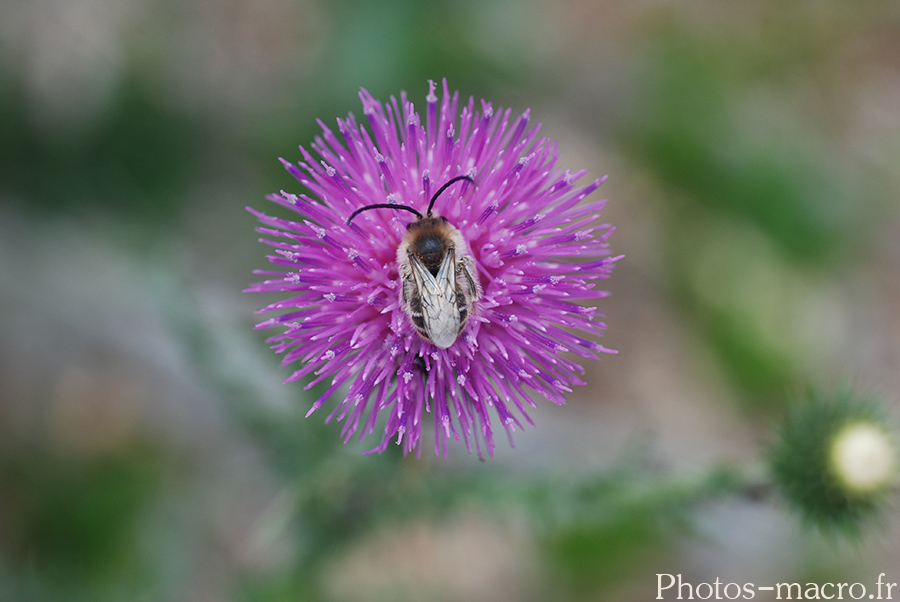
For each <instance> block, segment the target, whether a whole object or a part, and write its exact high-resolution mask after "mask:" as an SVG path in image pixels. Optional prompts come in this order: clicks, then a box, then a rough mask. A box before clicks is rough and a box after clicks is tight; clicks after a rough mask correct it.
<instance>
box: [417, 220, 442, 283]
mask: <svg viewBox="0 0 900 602" xmlns="http://www.w3.org/2000/svg"><path fill="white" fill-rule="evenodd" d="M447 223H448V222H447V218H445V217H440V216H435V217H423V218H422V219H418V220H416V221H414V222H413V223H411V224H410V225H409V226H407V230H408V232H409V234H408V236H410V239H409V251H410V252H411V253H412V254H413V255H415V256H416V258H417V259H418V260H419V261H421V262H422V264H423V265H424V266H425V267H426V268H427V269H428V271H429V272H431V273H432V274H434V275H437V272H438V270H439V269H440V267H441V262H442V261H443V260H444V255H445V254H446V253H447V249H449V248H450V238H449V237H448V236H447V228H446V225H447Z"/></svg>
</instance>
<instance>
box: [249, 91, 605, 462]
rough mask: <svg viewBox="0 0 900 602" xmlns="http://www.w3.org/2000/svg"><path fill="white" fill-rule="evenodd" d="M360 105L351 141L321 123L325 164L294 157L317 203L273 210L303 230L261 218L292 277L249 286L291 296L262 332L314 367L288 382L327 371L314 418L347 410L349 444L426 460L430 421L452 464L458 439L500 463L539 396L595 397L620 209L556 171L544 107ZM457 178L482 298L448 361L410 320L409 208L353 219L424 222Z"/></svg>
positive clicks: (458, 211) (317, 148)
mask: <svg viewBox="0 0 900 602" xmlns="http://www.w3.org/2000/svg"><path fill="white" fill-rule="evenodd" d="M360 98H361V99H362V104H363V115H364V123H359V122H357V121H356V119H355V118H354V117H353V115H352V114H351V115H349V116H348V117H347V118H346V119H338V120H337V133H335V132H333V131H332V130H331V129H329V128H328V127H326V126H325V125H324V124H322V123H321V122H319V124H320V126H321V127H322V134H321V135H320V136H318V137H316V138H315V140H314V142H313V144H312V145H311V146H312V152H309V151H307V150H306V149H304V148H303V147H301V148H300V153H301V155H302V161H300V162H299V163H298V164H293V163H290V162H288V161H285V160H283V159H282V163H283V164H284V166H285V168H286V169H287V170H288V171H289V172H290V173H291V174H292V175H293V176H294V177H295V178H296V179H297V180H298V181H299V182H300V183H301V184H303V185H304V186H305V187H306V189H307V190H308V192H307V193H301V194H293V193H288V192H282V193H280V194H276V195H271V196H270V197H269V199H270V200H271V201H274V202H275V203H278V204H279V205H282V206H284V207H286V208H287V209H289V210H290V211H291V212H292V213H295V214H296V216H295V217H294V218H292V219H285V218H281V217H272V216H268V215H265V214H263V213H260V212H257V211H255V210H253V209H249V210H250V211H251V212H252V213H253V214H254V215H256V216H257V217H258V218H259V220H260V222H262V224H263V226H262V227H260V228H258V231H259V232H260V233H262V234H263V235H265V236H266V238H265V239H263V242H265V243H266V244H268V245H270V246H271V247H272V248H273V250H274V252H273V254H271V255H269V257H268V259H269V261H270V262H271V263H272V264H274V265H275V266H276V268H277V269H275V270H273V271H259V272H257V273H259V274H263V275H265V277H266V278H268V279H267V280H265V281H264V282H260V283H258V284H255V285H253V286H252V287H250V288H249V289H248V290H249V291H257V292H262V291H276V292H281V293H285V294H286V295H287V297H286V298H285V299H283V300H280V301H276V302H274V303H272V304H271V305H268V306H267V307H264V308H263V309H261V310H260V311H261V312H269V311H273V312H279V315H278V316H277V317H273V318H271V319H269V320H266V321H265V322H262V323H261V324H259V325H258V326H257V328H277V329H279V330H280V332H279V333H278V334H276V335H275V336H273V337H271V338H270V339H269V341H270V343H272V347H273V348H274V349H275V350H276V351H278V352H279V353H283V354H284V358H283V363H285V364H291V365H294V364H296V365H298V368H297V369H296V371H295V372H294V373H293V374H292V375H291V376H290V377H289V378H288V379H287V381H293V380H297V379H300V378H303V377H307V376H308V375H310V378H311V380H310V381H309V382H308V383H307V385H306V388H307V389H308V388H311V387H313V386H315V385H317V384H318V383H325V384H326V385H327V389H326V390H325V392H324V393H322V394H321V396H320V397H319V398H318V399H317V400H316V401H315V402H314V403H313V405H312V408H311V409H310V411H309V412H310V413H312V412H314V411H316V410H317V409H319V408H320V407H322V406H323V405H325V404H326V403H330V400H335V401H334V407H333V409H332V410H331V412H330V414H329V415H328V419H327V420H329V421H330V420H332V419H337V420H339V421H342V422H343V430H342V434H343V437H344V439H345V441H346V440H349V439H350V438H351V437H352V436H354V434H357V435H358V436H359V438H360V439H362V438H364V437H365V436H367V435H369V434H372V433H374V432H375V431H376V430H382V431H383V435H382V437H381V441H380V443H379V444H378V445H377V446H376V447H375V448H374V449H373V450H372V451H383V450H384V449H386V447H387V446H388V445H389V443H390V442H391V441H396V442H397V444H400V445H402V446H403V450H404V452H409V451H413V450H415V451H416V452H417V453H419V452H420V451H421V446H422V436H421V431H422V427H423V426H424V425H425V424H427V423H428V422H431V424H432V425H433V429H434V449H435V453H437V454H439V455H440V454H441V453H444V454H445V455H446V450H447V442H448V440H449V439H454V440H457V441H459V440H462V441H463V442H464V443H465V445H466V447H467V448H468V450H469V451H470V452H471V451H472V448H473V444H474V448H475V450H476V452H477V453H478V454H479V455H481V454H482V453H483V452H484V451H486V452H487V453H488V454H492V453H493V449H494V431H495V425H497V424H499V425H500V426H501V427H502V428H503V429H504V430H506V432H507V433H508V434H509V435H510V436H511V434H512V431H514V430H516V429H517V428H521V427H522V420H524V421H525V422H527V423H529V424H532V422H531V419H530V418H529V417H528V414H527V412H526V408H527V406H534V401H533V399H532V398H533V397H534V396H540V397H544V398H546V399H548V400H550V401H552V402H553V403H556V404H562V403H564V397H563V395H564V393H566V392H569V391H571V387H572V386H573V385H581V384H584V383H583V381H582V380H581V378H580V376H579V374H580V373H581V372H583V369H582V368H581V366H580V365H579V364H578V361H579V358H582V359H598V358H599V354H602V353H610V352H611V350H609V349H607V348H605V347H604V346H602V345H600V344H599V343H598V342H597V341H596V337H597V335H599V334H600V333H601V332H602V331H603V329H604V328H605V325H604V324H603V323H602V322H601V321H599V320H597V319H596V318H597V317H598V312H597V309H596V307H595V306H594V303H595V302H596V300H597V299H600V298H602V297H605V296H606V295H607V293H606V292H605V291H603V290H599V289H598V288H597V287H596V285H597V281H598V280H601V279H604V278H607V277H608V276H609V274H610V271H611V269H612V267H613V262H614V261H615V260H616V259H617V258H615V257H611V256H610V252H609V249H608V243H607V238H608V237H609V235H610V234H611V233H612V231H613V228H612V227H611V226H609V225H608V224H602V223H600V222H599V212H600V210H601V208H602V207H603V205H604V203H605V201H602V200H593V199H588V196H589V195H590V194H591V193H592V192H594V190H596V189H597V188H598V187H599V186H600V184H601V183H602V180H595V181H593V182H591V183H589V184H586V185H582V186H579V185H576V182H577V181H578V180H579V179H580V178H581V177H582V176H583V175H584V174H585V172H584V171H575V172H573V171H569V170H563V169H561V168H559V167H557V165H556V164H557V161H558V158H559V155H558V153H557V150H556V145H555V143H552V142H550V141H548V140H546V139H544V138H539V137H538V130H539V126H532V125H531V124H530V123H529V113H528V111H526V112H525V113H524V114H522V115H520V116H518V117H515V118H513V117H511V111H510V110H495V109H494V108H493V107H492V106H491V105H490V104H489V103H486V102H484V101H482V102H481V103H480V107H479V108H476V104H475V101H474V100H473V99H472V98H470V99H469V100H468V102H467V103H465V104H462V105H461V103H460V101H459V95H458V93H453V94H452V95H451V94H450V92H449V90H448V88H447V83H446V81H445V82H444V85H443V97H442V98H441V99H438V97H437V96H436V95H435V85H434V83H433V82H432V83H431V84H430V89H429V93H428V96H427V97H426V103H425V110H424V114H421V115H420V114H419V113H417V112H416V111H415V109H414V107H413V104H412V103H411V102H409V101H408V100H407V98H406V95H405V94H401V96H400V101H399V102H398V101H397V100H396V99H395V98H393V97H392V98H391V99H390V102H389V103H387V104H386V105H382V104H381V103H380V102H378V101H376V100H374V99H373V98H372V97H371V96H370V95H369V94H368V93H367V92H366V91H365V90H362V91H361V92H360ZM313 153H315V156H314V154H313ZM458 176H469V177H470V178H471V182H470V181H469V180H464V181H461V182H459V183H457V184H455V185H454V186H452V187H449V188H448V189H447V190H446V191H445V192H443V193H442V194H441V196H440V198H439V199H437V201H436V204H435V207H434V211H435V214H436V215H439V216H441V217H442V218H446V220H447V222H448V223H449V224H452V225H453V226H454V227H455V228H456V229H457V230H458V231H459V234H460V235H461V236H462V238H463V239H464V240H465V242H466V243H467V245H468V248H469V252H470V253H471V258H472V260H473V261H474V267H473V268H472V271H474V272H475V274H473V275H477V279H478V284H479V285H480V286H481V287H482V288H483V294H482V296H481V297H480V298H479V299H478V300H477V302H476V303H475V304H474V307H473V311H472V312H471V315H470V316H469V317H468V321H467V322H464V324H465V326H464V329H463V330H462V331H461V332H460V333H459V335H458V337H457V338H456V340H455V341H453V342H452V344H450V346H449V347H447V348H446V349H441V348H438V347H437V346H435V345H434V344H433V343H432V342H431V341H429V340H428V339H426V338H425V337H423V336H422V335H420V334H419V333H418V332H417V331H416V328H414V327H413V324H412V323H411V321H410V315H409V313H408V312H407V311H405V305H404V303H405V300H404V299H403V294H402V283H401V279H400V275H399V267H398V257H397V249H398V247H399V246H400V244H401V241H402V240H403V237H404V235H405V233H406V229H407V226H408V224H409V223H410V220H411V216H410V214H409V212H407V211H398V210H395V209H391V208H379V209H375V210H370V211H366V212H364V213H361V214H359V215H358V216H356V217H354V219H353V221H352V223H351V224H349V225H348V223H347V220H348V217H349V216H350V215H351V213H353V212H354V211H355V210H357V209H359V208H361V207H364V206H366V205H371V204H377V203H389V204H398V205H407V206H409V207H412V208H414V209H416V210H417V211H418V212H421V213H424V212H425V210H426V207H427V206H428V203H429V200H430V199H431V197H432V195H433V194H434V193H435V192H436V191H437V190H438V189H439V188H440V187H441V186H442V184H444V183H446V182H448V181H450V180H451V179H452V178H454V177H458ZM427 414H431V419H430V421H429V420H428V419H427V416H426V415H427Z"/></svg>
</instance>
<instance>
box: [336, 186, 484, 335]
mask: <svg viewBox="0 0 900 602" xmlns="http://www.w3.org/2000/svg"><path fill="white" fill-rule="evenodd" d="M460 180H466V181H468V182H471V183H472V184H474V183H475V181H474V180H473V179H472V178H471V177H469V176H457V177H455V178H451V179H450V180H449V181H447V183H445V184H444V185H443V186H441V187H440V188H439V189H438V191H437V192H435V193H434V196H432V197H431V201H430V202H429V203H428V211H427V212H426V213H425V215H422V214H421V213H419V212H418V211H417V210H416V209H414V208H412V207H410V206H408V205H395V204H392V203H376V204H374V205H366V206H365V207H360V208H359V209H357V210H356V211H354V212H353V213H351V214H350V217H349V218H347V224H348V225H349V224H350V221H351V220H352V219H353V218H354V217H356V216H357V215H358V214H360V213H362V212H363V211H368V210H369V209H385V208H390V209H402V210H404V211H409V212H410V213H413V214H415V216H416V218H417V219H416V221H414V222H411V223H410V224H409V225H407V226H406V234H404V236H403V240H402V241H401V243H400V246H399V247H398V248H397V263H398V264H400V280H401V293H400V294H401V298H402V303H401V306H402V307H403V310H404V311H405V312H406V315H408V316H409V319H410V321H411V322H412V323H413V326H415V328H416V331H417V332H418V333H419V334H420V335H421V336H422V338H424V339H425V340H427V341H431V342H432V343H434V344H435V346H436V347H440V348H441V349H446V348H448V347H450V345H452V344H453V342H454V341H456V339H457V337H459V335H460V334H461V333H462V331H463V330H465V328H466V324H468V322H469V317H470V316H471V315H472V310H473V308H474V305H475V302H476V301H478V299H480V298H481V294H482V289H481V284H479V282H478V272H477V270H476V269H475V260H474V259H472V256H471V254H470V253H469V246H468V245H467V244H466V241H465V239H463V237H462V234H460V232H459V230H457V229H456V227H455V226H453V225H452V224H451V223H450V222H448V221H447V218H446V217H443V216H440V215H435V214H434V212H433V211H432V209H433V207H434V202H435V201H436V200H437V198H438V197H439V196H440V195H441V193H443V192H444V191H445V190H447V188H449V187H450V185H451V184H453V183H454V182H458V181H460Z"/></svg>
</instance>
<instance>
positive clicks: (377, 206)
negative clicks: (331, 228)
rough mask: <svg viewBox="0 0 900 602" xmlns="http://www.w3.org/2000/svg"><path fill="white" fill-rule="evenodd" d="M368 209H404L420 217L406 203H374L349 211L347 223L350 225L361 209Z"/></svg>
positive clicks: (420, 216)
mask: <svg viewBox="0 0 900 602" xmlns="http://www.w3.org/2000/svg"><path fill="white" fill-rule="evenodd" d="M369 209H403V210H404V211H409V212H410V213H415V214H416V216H417V217H418V218H419V219H422V214H421V213H419V212H418V211H416V210H415V209H413V208H412V207H410V206H408V205H395V204H394V203H375V204H374V205H366V206H365V207H360V208H359V209H357V210H356V211H354V212H353V213H351V214H350V217H348V218H347V225H348V226H349V225H350V221H351V220H352V219H353V218H354V217H356V216H357V215H359V214H360V213H362V212H363V211H368V210H369Z"/></svg>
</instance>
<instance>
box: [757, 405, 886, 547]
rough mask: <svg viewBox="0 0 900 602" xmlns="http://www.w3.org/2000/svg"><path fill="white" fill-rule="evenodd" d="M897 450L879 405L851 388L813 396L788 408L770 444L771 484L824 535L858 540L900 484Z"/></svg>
mask: <svg viewBox="0 0 900 602" xmlns="http://www.w3.org/2000/svg"><path fill="white" fill-rule="evenodd" d="M896 460H897V447H896V444H895V441H894V439H893V437H892V433H891V431H890V429H889V427H888V426H887V424H886V420H885V418H884V416H883V415H882V413H881V411H880V409H879V407H878V405H877V404H876V403H875V402H873V401H872V400H860V399H857V398H855V397H854V395H853V393H852V392H850V391H849V390H844V391H841V392H838V393H837V394H834V395H832V396H830V397H825V396H824V395H822V394H818V393H815V392H813V393H811V394H810V396H809V399H807V400H804V401H801V402H798V403H794V404H792V405H791V406H790V407H789V408H788V412H787V416H786V417H785V420H784V423H783V424H782V425H781V427H780V429H779V430H778V432H777V435H776V437H775V440H774V443H773V444H772V447H771V450H770V454H769V462H770V471H771V474H772V479H773V481H774V484H775V486H776V488H777V489H778V491H779V492H780V493H781V495H782V496H783V497H784V498H785V500H786V501H787V502H788V503H789V504H790V505H791V506H793V507H794V508H795V509H796V510H797V511H799V512H800V514H801V515H802V516H803V518H804V519H805V521H806V522H807V523H809V524H811V525H813V526H815V527H817V528H819V529H820V530H823V531H826V532H827V531H834V530H842V531H844V532H845V533H850V534H855V533H857V532H858V531H859V529H860V527H861V526H862V525H863V523H864V522H865V521H866V520H868V519H870V518H873V517H875V516H877V514H878V512H879V510H880V508H881V507H882V505H883V503H884V501H885V499H886V497H887V494H888V493H889V491H890V487H891V485H892V484H894V483H895V482H896V478H897V461H896Z"/></svg>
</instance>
